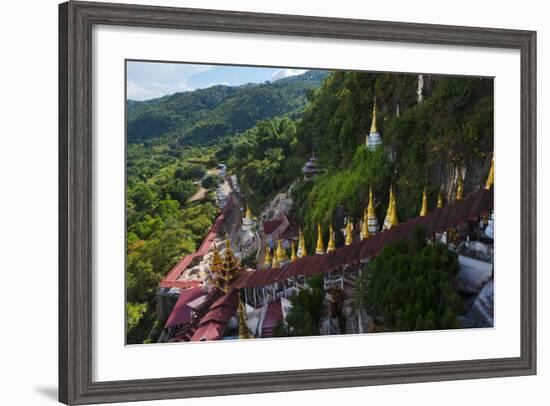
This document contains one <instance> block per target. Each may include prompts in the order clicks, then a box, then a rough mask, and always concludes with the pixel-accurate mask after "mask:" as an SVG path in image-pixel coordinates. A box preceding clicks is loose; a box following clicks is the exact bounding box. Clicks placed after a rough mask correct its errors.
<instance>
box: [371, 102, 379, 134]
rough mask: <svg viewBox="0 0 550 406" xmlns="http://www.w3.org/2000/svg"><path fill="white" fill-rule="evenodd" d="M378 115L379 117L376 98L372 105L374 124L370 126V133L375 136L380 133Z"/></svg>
mask: <svg viewBox="0 0 550 406" xmlns="http://www.w3.org/2000/svg"><path fill="white" fill-rule="evenodd" d="M376 115H377V109H376V97H375V98H374V104H373V105H372V123H371V126H370V133H371V134H374V133H377V132H378V126H377V125H376Z"/></svg>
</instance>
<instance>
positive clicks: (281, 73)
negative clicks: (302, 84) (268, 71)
mask: <svg viewBox="0 0 550 406" xmlns="http://www.w3.org/2000/svg"><path fill="white" fill-rule="evenodd" d="M305 72H307V70H306V69H279V70H276V71H275V72H274V73H273V75H271V80H272V81H275V80H279V79H283V78H288V77H289V76H296V75H301V74H302V73H305Z"/></svg>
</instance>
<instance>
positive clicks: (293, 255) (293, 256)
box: [290, 241, 298, 262]
mask: <svg viewBox="0 0 550 406" xmlns="http://www.w3.org/2000/svg"><path fill="white" fill-rule="evenodd" d="M297 259H298V257H297V256H296V249H295V247H294V241H292V243H291V246H290V262H294V261H296V260H297Z"/></svg>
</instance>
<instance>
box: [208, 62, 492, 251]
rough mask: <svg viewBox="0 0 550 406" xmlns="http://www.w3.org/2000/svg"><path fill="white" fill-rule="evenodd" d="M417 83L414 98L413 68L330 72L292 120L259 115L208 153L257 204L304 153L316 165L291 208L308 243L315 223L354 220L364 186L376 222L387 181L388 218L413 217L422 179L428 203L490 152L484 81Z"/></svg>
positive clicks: (477, 168)
mask: <svg viewBox="0 0 550 406" xmlns="http://www.w3.org/2000/svg"><path fill="white" fill-rule="evenodd" d="M423 82H424V85H423V87H422V94H423V98H422V101H420V102H419V101H418V76H417V75H405V74H380V73H367V72H333V73H331V75H330V76H329V77H328V78H327V79H326V80H325V81H324V82H323V84H322V85H321V87H320V88H319V89H317V90H316V91H315V92H312V93H310V95H309V96H310V97H309V103H308V105H307V107H306V108H305V110H304V112H303V114H302V116H301V117H300V118H299V119H298V120H294V121H293V122H292V123H289V122H288V121H289V120H287V119H284V120H282V121H273V120H270V121H268V122H260V123H258V125H256V126H255V127H253V128H252V129H250V130H248V131H246V132H245V133H243V134H241V135H240V136H239V137H237V138H236V139H232V140H231V142H222V143H221V144H220V145H221V146H220V148H219V150H218V152H217V158H218V159H221V160H224V161H227V162H229V164H230V167H231V168H232V169H233V170H235V172H236V173H237V175H238V176H239V179H240V181H241V189H242V190H243V192H244V193H245V194H246V195H247V199H248V201H249V202H250V203H251V205H252V207H253V209H254V210H256V211H258V210H260V209H261V207H262V205H263V204H265V203H266V202H267V200H268V199H269V198H270V197H271V196H273V195H274V194H275V193H277V192H279V191H281V190H284V189H285V187H288V185H290V183H291V182H293V181H294V180H297V179H298V180H299V179H300V178H301V166H302V165H303V164H304V163H305V161H306V160H307V159H309V157H310V156H311V154H312V153H313V152H314V153H315V155H316V156H317V157H318V162H319V163H320V164H321V165H322V166H323V168H324V169H325V172H324V173H323V174H322V175H320V176H317V177H316V178H315V179H314V181H312V182H302V181H299V182H298V183H297V185H296V187H295V188H294V189H293V190H294V196H293V197H294V202H295V205H294V213H293V214H294V216H295V218H297V219H299V221H300V223H301V224H302V227H303V229H304V231H305V232H306V234H307V235H309V241H308V245H311V248H310V249H313V248H314V244H315V235H316V224H317V223H322V224H325V225H326V224H329V223H332V224H334V226H335V227H337V228H340V227H343V222H344V218H345V217H348V216H349V217H350V218H352V220H354V221H357V220H358V219H359V218H360V216H361V215H362V211H363V210H364V208H365V206H366V204H367V197H368V196H367V194H368V190H369V187H370V186H371V185H372V187H373V191H374V194H375V203H376V210H377V213H378V216H379V217H380V219H381V220H382V219H383V216H384V213H385V209H386V208H387V201H388V194H389V193H388V185H389V184H390V183H391V184H393V185H394V186H395V188H396V191H397V213H398V217H399V218H400V219H402V220H405V219H407V218H410V217H415V216H417V215H418V212H419V210H420V205H421V197H422V190H423V189H424V187H426V189H427V192H428V197H429V202H430V208H433V207H435V203H436V200H437V195H438V193H439V191H440V190H441V191H442V192H443V194H444V198H445V199H450V198H452V193H453V192H454V190H455V188H456V182H457V178H458V172H461V173H462V176H463V177H464V190H465V193H468V192H470V191H471V190H473V189H474V188H477V187H479V185H481V184H482V183H483V181H484V178H485V176H486V174H487V173H488V167H489V164H490V160H491V157H492V153H493V80H492V79H490V78H477V77H452V76H448V77H444V76H426V75H425V76H424V77H423ZM375 97H376V103H377V108H378V129H379V130H380V132H381V134H382V140H383V146H382V148H380V149H378V150H376V151H369V150H368V149H367V148H366V146H365V137H366V136H367V135H368V133H369V129H370V125H371V122H372V110H373V103H374V99H375ZM290 121H292V120H290ZM327 229H328V227H325V230H327ZM337 235H338V238H341V235H340V233H337ZM327 237H328V235H327V236H325V238H327Z"/></svg>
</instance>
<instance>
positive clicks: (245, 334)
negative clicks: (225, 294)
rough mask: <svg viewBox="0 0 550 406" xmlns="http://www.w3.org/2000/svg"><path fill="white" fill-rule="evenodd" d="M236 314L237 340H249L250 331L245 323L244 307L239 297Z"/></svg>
mask: <svg viewBox="0 0 550 406" xmlns="http://www.w3.org/2000/svg"><path fill="white" fill-rule="evenodd" d="M237 311H238V314H239V338H240V339H249V338H251V336H250V330H249V329H248V324H247V323H246V307H245V305H244V303H243V301H242V300H241V296H240V295H239V306H238V310H237Z"/></svg>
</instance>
